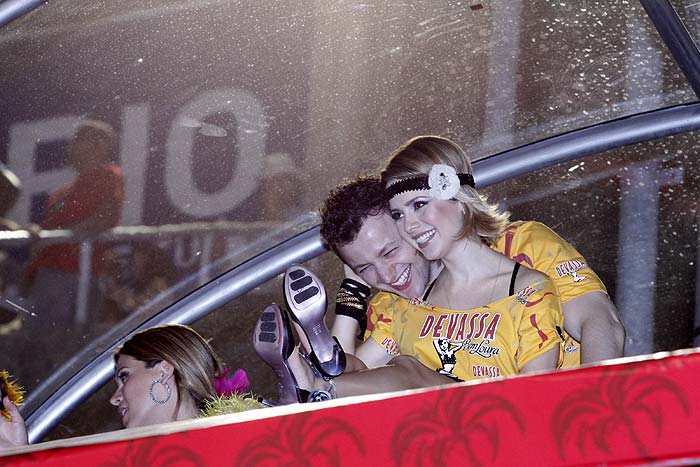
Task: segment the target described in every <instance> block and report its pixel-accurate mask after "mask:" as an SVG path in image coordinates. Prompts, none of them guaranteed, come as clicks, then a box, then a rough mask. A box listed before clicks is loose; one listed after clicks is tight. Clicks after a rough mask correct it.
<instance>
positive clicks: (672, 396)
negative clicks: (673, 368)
mask: <svg viewBox="0 0 700 467" xmlns="http://www.w3.org/2000/svg"><path fill="white" fill-rule="evenodd" d="M662 398H664V399H665V400H668V401H675V402H677V403H678V404H679V405H680V407H681V408H682V409H683V412H684V413H685V414H686V415H687V414H688V413H689V403H688V399H687V395H686V394H685V392H684V391H683V389H681V388H680V387H679V386H677V385H676V384H675V383H673V382H672V381H671V380H669V379H667V378H665V377H663V376H659V375H653V374H643V375H634V374H630V373H621V372H616V373H611V372H606V373H605V374H603V376H602V377H601V378H600V380H598V381H596V382H595V383H594V384H591V385H590V386H587V387H583V388H581V389H578V390H576V391H573V392H571V393H569V394H567V395H566V396H565V397H564V398H563V399H562V400H561V401H560V402H559V403H558V404H557V406H556V408H555V410H554V415H553V417H552V434H553V436H554V439H555V440H556V442H557V444H558V446H559V454H560V455H561V458H562V459H564V458H565V454H566V451H567V448H569V447H570V446H571V445H575V446H576V447H577V448H578V451H579V453H581V454H583V453H584V452H585V451H587V449H588V446H590V445H591V444H592V445H593V446H595V447H597V448H598V449H599V450H600V451H601V452H602V453H605V454H611V445H610V440H611V435H612V434H613V433H617V434H618V435H622V436H623V439H624V437H626V439H628V440H629V441H630V443H631V444H632V446H634V449H635V450H636V453H637V454H638V455H639V456H641V457H645V456H646V455H647V449H646V447H645V442H644V441H643V439H642V435H643V434H646V435H647V436H645V437H644V440H646V441H648V438H649V436H648V433H649V431H647V432H645V433H642V430H643V428H640V427H641V426H642V424H643V423H646V426H651V427H652V428H654V431H655V436H656V438H657V439H658V438H659V436H660V435H661V433H662V431H663V427H664V412H663V411H664V405H663V403H662ZM618 439H621V438H618ZM615 447H616V448H619V445H617V444H615ZM618 450H619V449H618Z"/></svg>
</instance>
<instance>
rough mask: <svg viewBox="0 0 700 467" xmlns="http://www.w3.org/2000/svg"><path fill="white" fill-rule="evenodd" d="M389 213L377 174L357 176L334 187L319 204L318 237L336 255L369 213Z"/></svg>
mask: <svg viewBox="0 0 700 467" xmlns="http://www.w3.org/2000/svg"><path fill="white" fill-rule="evenodd" d="M384 212H387V213H389V212H390V208H389V200H388V198H387V197H386V193H385V192H384V186H383V185H382V182H381V181H380V180H379V178H377V177H370V176H360V177H358V178H356V179H354V180H351V181H349V182H345V183H343V184H342V185H339V186H337V187H336V188H334V189H333V190H331V192H330V193H329V194H328V196H327V197H326V200H325V201H324V203H323V206H322V207H321V237H322V238H323V240H324V242H325V243H326V246H327V247H328V248H329V249H331V250H332V251H333V252H334V253H335V254H336V255H338V256H340V255H339V254H338V247H341V246H344V245H347V244H348V243H352V242H353V241H355V239H356V238H357V234H358V233H360V229H361V228H362V225H363V224H364V222H365V219H367V217H369V216H376V215H379V214H382V213H384Z"/></svg>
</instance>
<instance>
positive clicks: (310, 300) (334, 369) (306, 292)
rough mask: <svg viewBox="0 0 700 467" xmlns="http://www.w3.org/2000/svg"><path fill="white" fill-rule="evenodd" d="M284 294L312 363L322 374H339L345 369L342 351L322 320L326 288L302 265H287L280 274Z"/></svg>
mask: <svg viewBox="0 0 700 467" xmlns="http://www.w3.org/2000/svg"><path fill="white" fill-rule="evenodd" d="M284 296H285V299H286V301H287V308H288V310H289V314H290V316H291V317H292V320H294V322H295V323H297V324H299V326H301V328H302V329H303V330H304V334H305V335H306V339H307V340H308V342H309V345H310V346H311V352H310V354H309V357H310V359H311V362H312V363H313V365H314V366H315V367H316V369H318V371H319V372H320V373H321V374H322V375H324V376H326V377H329V378H333V377H336V376H339V375H341V374H342V373H343V371H345V365H346V359H345V352H344V351H343V348H342V347H341V345H340V343H339V342H338V340H337V339H336V338H335V337H333V336H331V334H330V332H329V331H328V327H326V323H325V322H324V319H323V318H324V316H325V314H326V291H325V289H324V288H323V284H321V281H320V280H319V279H318V278H317V277H316V275H314V273H312V272H311V271H309V270H308V269H306V268H305V267H303V266H299V265H294V266H291V267H290V268H289V269H287V272H286V273H285V275H284Z"/></svg>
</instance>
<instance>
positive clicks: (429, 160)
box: [381, 135, 510, 245]
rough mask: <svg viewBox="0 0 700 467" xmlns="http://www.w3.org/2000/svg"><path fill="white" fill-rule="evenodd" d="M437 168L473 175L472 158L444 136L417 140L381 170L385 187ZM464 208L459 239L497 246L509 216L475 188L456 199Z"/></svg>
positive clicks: (462, 191)
mask: <svg viewBox="0 0 700 467" xmlns="http://www.w3.org/2000/svg"><path fill="white" fill-rule="evenodd" d="M435 164H445V165H449V166H451V167H453V168H454V169H455V170H456V171H457V173H458V174H472V173H473V172H472V164H471V161H470V160H469V157H468V156H467V155H466V154H465V152H464V151H463V150H462V148H460V147H459V146H458V145H457V144H456V143H454V142H452V141H451V140H449V139H447V138H443V137H441V136H430V135H427V136H416V137H415V138H411V139H409V140H408V141H406V142H405V143H404V144H402V145H401V146H400V147H399V148H398V149H396V150H395V151H394V152H393V153H392V154H391V156H389V162H387V164H386V166H385V167H384V169H383V170H382V173H381V179H382V182H383V183H384V186H385V187H386V186H389V185H391V184H392V183H394V182H397V181H399V180H402V179H405V178H409V177H417V176H425V177H427V176H428V174H429V173H430V170H431V169H432V168H433V165H435ZM454 198H455V199H456V200H457V201H459V202H460V204H461V206H462V212H463V213H464V219H463V223H462V229H461V230H460V232H459V234H458V238H464V237H468V236H471V235H477V236H479V238H480V239H481V241H483V242H484V243H486V244H487V245H493V244H495V243H496V241H497V240H498V238H499V237H501V236H502V235H503V232H504V231H505V228H506V226H507V225H508V222H509V217H510V214H509V213H508V212H500V211H499V210H498V208H497V206H496V205H494V204H491V203H489V202H488V200H487V199H486V197H485V196H483V195H481V194H479V192H478V191H476V189H475V188H472V187H471V186H467V185H462V186H461V187H460V189H459V191H458V192H457V194H456V195H455V196H454Z"/></svg>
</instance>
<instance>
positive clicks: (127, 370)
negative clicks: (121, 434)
mask: <svg viewBox="0 0 700 467" xmlns="http://www.w3.org/2000/svg"><path fill="white" fill-rule="evenodd" d="M161 363H162V362H161ZM161 363H159V364H156V365H155V366H154V367H153V368H147V367H146V363H145V362H142V361H140V360H137V359H135V358H133V357H130V356H129V355H120V356H119V359H118V360H117V370H116V376H115V379H116V382H117V390H116V391H114V394H112V397H111V398H110V400H109V401H110V403H111V404H112V405H114V406H116V407H117V411H118V412H119V416H120V417H121V419H122V423H123V424H124V426H125V427H126V428H132V427H136V426H145V425H152V424H155V423H164V422H169V421H172V420H173V407H172V404H167V403H166V404H157V403H155V402H154V401H153V399H152V398H151V395H150V394H149V389H150V386H151V384H152V383H153V382H154V381H156V380H158V379H160V378H161V374H162V373H163V370H162V368H161ZM171 379H172V378H171ZM170 388H171V390H172V391H173V394H172V395H171V397H170V401H169V402H171V401H174V400H175V399H176V397H177V396H176V394H174V392H175V391H174V388H173V384H172V383H171V384H170ZM153 395H154V396H155V397H156V398H157V399H158V400H164V399H165V398H166V397H167V391H166V389H165V386H163V385H162V384H161V383H156V384H155V385H154V387H153Z"/></svg>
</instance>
